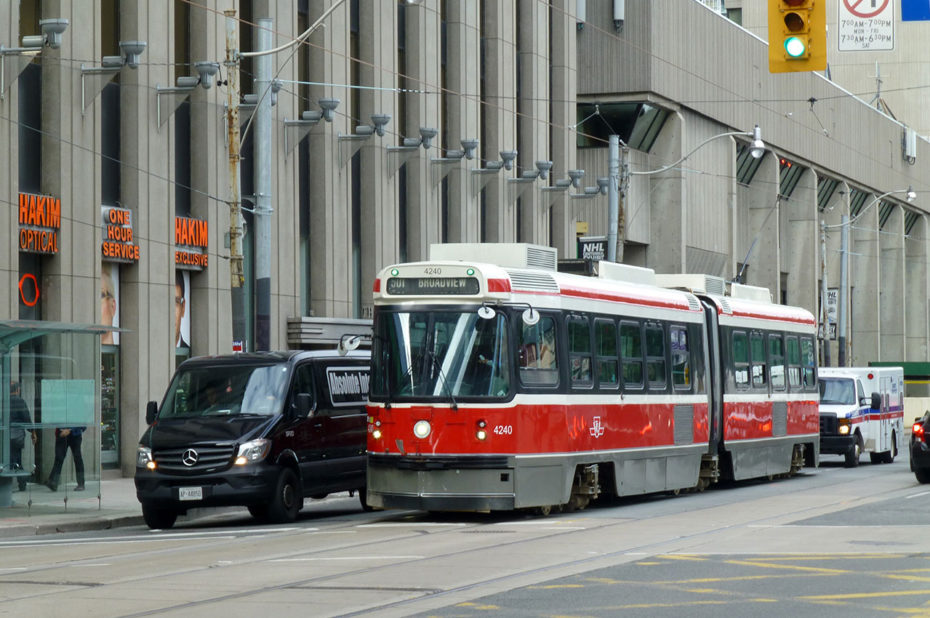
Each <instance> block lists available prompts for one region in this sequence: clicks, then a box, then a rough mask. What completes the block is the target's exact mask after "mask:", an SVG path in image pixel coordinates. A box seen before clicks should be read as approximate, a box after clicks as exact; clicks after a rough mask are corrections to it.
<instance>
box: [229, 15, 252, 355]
mask: <svg viewBox="0 0 930 618" xmlns="http://www.w3.org/2000/svg"><path fill="white" fill-rule="evenodd" d="M223 14H224V15H225V16H226V61H225V63H224V64H225V66H226V81H227V84H226V130H227V140H228V142H229V276H230V290H229V292H230V300H231V301H232V338H233V349H236V348H237V347H239V346H241V350H242V351H243V352H244V351H247V350H248V345H247V342H246V332H245V330H246V329H245V314H246V311H245V309H246V302H245V301H246V297H245V271H244V270H243V259H242V225H241V220H242V213H241V206H242V202H241V195H240V193H241V187H240V186H239V165H240V157H239V45H238V42H239V36H238V23H237V21H236V11H234V10H226V11H224V12H223Z"/></svg>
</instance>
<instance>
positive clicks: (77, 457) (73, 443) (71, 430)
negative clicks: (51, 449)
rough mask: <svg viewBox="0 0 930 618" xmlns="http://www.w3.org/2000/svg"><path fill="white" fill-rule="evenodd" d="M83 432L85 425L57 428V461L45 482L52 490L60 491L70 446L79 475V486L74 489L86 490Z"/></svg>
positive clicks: (76, 472)
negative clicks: (82, 448) (61, 477)
mask: <svg viewBox="0 0 930 618" xmlns="http://www.w3.org/2000/svg"><path fill="white" fill-rule="evenodd" d="M83 434H84V427H63V428H59V429H56V430H55V463H54V464H53V465H52V473H51V474H49V475H48V482H46V483H45V485H46V486H47V487H48V488H49V489H51V490H52V491H58V479H59V477H60V476H61V466H62V465H63V464H64V462H65V455H67V454H68V449H69V448H70V449H71V457H72V459H74V472H75V475H76V476H77V487H75V488H74V491H84V458H83V457H82V456H81V442H82V440H83Z"/></svg>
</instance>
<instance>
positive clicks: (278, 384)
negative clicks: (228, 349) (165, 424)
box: [158, 364, 288, 419]
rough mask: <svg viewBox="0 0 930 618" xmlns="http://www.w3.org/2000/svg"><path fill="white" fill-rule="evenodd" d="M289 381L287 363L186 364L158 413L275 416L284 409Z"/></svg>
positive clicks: (184, 415)
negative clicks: (188, 365) (282, 407)
mask: <svg viewBox="0 0 930 618" xmlns="http://www.w3.org/2000/svg"><path fill="white" fill-rule="evenodd" d="M287 383H288V368H287V365H284V364H276V365H214V366H206V365H195V366H192V367H189V368H183V367H182V368H181V369H180V370H179V371H178V372H177V373H176V374H175V376H174V379H173V380H172V381H171V386H170V387H169V388H168V394H167V395H166V396H165V402H164V404H163V405H162V409H161V411H160V412H159V414H158V417H159V418H161V419H165V418H189V417H198V416H230V415H236V414H242V415H260V416H272V415H274V414H277V413H278V412H280V411H281V405H282V403H283V401H284V396H285V391H286V388H287Z"/></svg>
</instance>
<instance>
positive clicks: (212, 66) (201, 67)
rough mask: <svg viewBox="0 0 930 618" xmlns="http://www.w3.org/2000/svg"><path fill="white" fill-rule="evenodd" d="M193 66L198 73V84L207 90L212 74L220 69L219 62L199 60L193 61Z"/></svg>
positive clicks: (210, 83)
mask: <svg viewBox="0 0 930 618" xmlns="http://www.w3.org/2000/svg"><path fill="white" fill-rule="evenodd" d="M194 68H196V69H197V72H198V73H200V86H201V87H202V88H203V89H204V90H209V89H210V88H212V87H213V76H214V75H216V74H217V72H218V71H219V70H220V63H219V62H208V61H206V60H202V61H200V62H195V63H194Z"/></svg>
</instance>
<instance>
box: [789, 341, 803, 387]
mask: <svg viewBox="0 0 930 618" xmlns="http://www.w3.org/2000/svg"><path fill="white" fill-rule="evenodd" d="M785 341H786V342H787V348H788V386H789V387H791V388H792V389H795V388H798V387H800V386H801V347H800V345H799V344H798V338H797V337H786V338H785Z"/></svg>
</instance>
